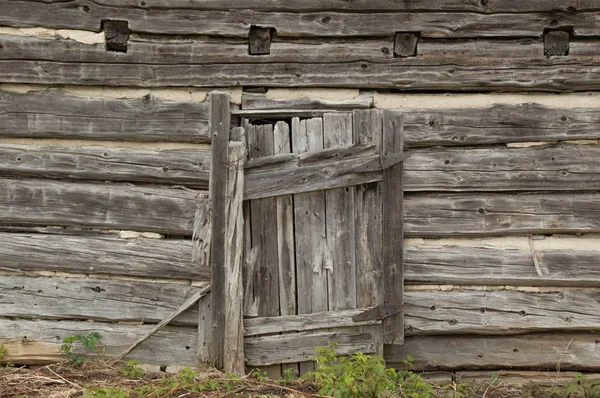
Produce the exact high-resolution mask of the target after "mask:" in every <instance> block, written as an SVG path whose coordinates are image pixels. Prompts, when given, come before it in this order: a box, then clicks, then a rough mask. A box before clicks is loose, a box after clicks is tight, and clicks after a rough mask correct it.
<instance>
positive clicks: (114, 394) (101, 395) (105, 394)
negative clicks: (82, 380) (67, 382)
mask: <svg viewBox="0 0 600 398" xmlns="http://www.w3.org/2000/svg"><path fill="white" fill-rule="evenodd" d="M82 398H129V392H127V391H125V390H123V389H122V388H119V387H114V388H110V387H94V386H92V387H87V388H86V389H85V391H84V393H83V396H82Z"/></svg>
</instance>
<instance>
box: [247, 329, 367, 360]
mask: <svg viewBox="0 0 600 398" xmlns="http://www.w3.org/2000/svg"><path fill="white" fill-rule="evenodd" d="M331 341H336V342H339V344H338V346H337V347H336V352H337V353H338V354H340V355H348V354H351V353H354V352H358V351H360V352H363V353H365V354H369V353H373V352H374V351H375V347H374V344H373V337H372V336H371V334H370V333H357V332H354V333H352V332H340V333H336V332H318V333H312V332H303V333H292V334H284V335H275V336H264V337H262V336H261V337H250V338H246V339H245V343H244V350H245V353H246V359H247V363H248V365H249V366H264V365H271V364H279V363H293V362H299V361H311V360H313V359H314V356H315V347H322V346H327V344H328V343H329V342H331Z"/></svg>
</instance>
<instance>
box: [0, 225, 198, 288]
mask: <svg viewBox="0 0 600 398" xmlns="http://www.w3.org/2000/svg"><path fill="white" fill-rule="evenodd" d="M0 248H1V249H0V269H2V270H8V271H17V272H28V271H58V272H71V273H89V274H93V275H103V274H104V275H107V274H111V275H124V276H136V277H152V278H164V279H173V278H175V279H192V280H203V281H210V269H209V268H208V264H201V263H199V262H198V263H195V262H192V241H187V240H174V239H146V238H136V239H118V238H114V237H112V238H111V237H84V236H68V235H45V234H23V233H0ZM65 253H68V255H67V256H66V255H65Z"/></svg>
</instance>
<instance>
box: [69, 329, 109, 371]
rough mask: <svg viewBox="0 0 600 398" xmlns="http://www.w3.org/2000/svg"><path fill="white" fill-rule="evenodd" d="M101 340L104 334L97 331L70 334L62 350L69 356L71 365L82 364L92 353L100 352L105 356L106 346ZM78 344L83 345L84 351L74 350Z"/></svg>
mask: <svg viewBox="0 0 600 398" xmlns="http://www.w3.org/2000/svg"><path fill="white" fill-rule="evenodd" d="M101 340H102V335H100V333H97V332H92V333H90V334H88V335H87V336H82V335H75V336H68V337H65V339H64V340H63V344H62V345H61V346H60V351H61V352H62V353H63V354H64V355H65V356H66V357H67V359H68V360H69V362H70V363H71V365H73V366H81V365H83V364H84V363H85V362H86V361H87V360H88V356H89V355H90V354H99V355H101V356H102V357H104V354H105V348H104V346H103V345H102V344H101V343H100V342H101ZM76 344H80V345H81V346H82V347H83V352H82V353H76V352H75V351H74V348H75V345H76Z"/></svg>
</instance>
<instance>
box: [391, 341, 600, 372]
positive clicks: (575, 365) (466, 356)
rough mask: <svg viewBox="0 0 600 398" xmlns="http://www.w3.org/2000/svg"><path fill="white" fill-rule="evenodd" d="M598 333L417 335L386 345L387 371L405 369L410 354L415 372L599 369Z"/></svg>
mask: <svg viewBox="0 0 600 398" xmlns="http://www.w3.org/2000/svg"><path fill="white" fill-rule="evenodd" d="M598 336H599V335H598V333H582V334H580V333H535V334H527V335H518V336H471V335H465V336H419V337H407V338H406V340H405V342H404V345H386V346H385V347H384V357H385V360H386V362H387V364H388V365H389V366H394V367H398V368H402V369H403V368H404V364H403V363H402V360H403V359H405V358H406V356H407V355H408V354H411V355H412V356H413V357H414V358H415V362H414V365H415V368H416V369H417V370H454V369H457V370H458V369H472V370H474V369H537V370H550V371H556V369H557V368H559V369H560V370H561V371H562V370H577V371H582V370H595V371H597V370H599V369H600V354H599V353H598V342H599V339H598Z"/></svg>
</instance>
